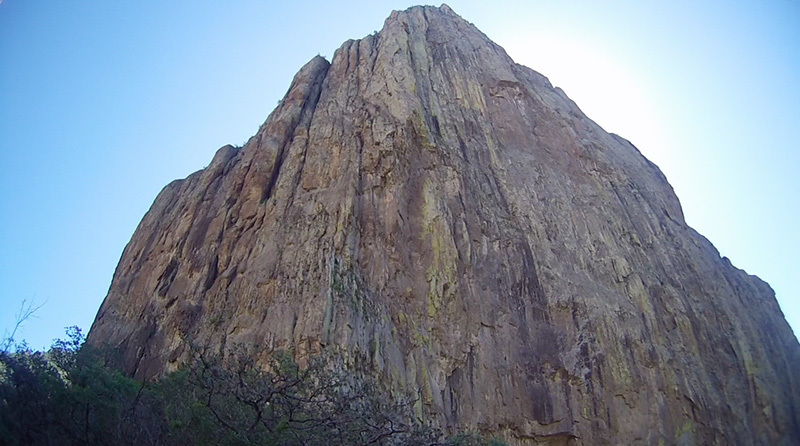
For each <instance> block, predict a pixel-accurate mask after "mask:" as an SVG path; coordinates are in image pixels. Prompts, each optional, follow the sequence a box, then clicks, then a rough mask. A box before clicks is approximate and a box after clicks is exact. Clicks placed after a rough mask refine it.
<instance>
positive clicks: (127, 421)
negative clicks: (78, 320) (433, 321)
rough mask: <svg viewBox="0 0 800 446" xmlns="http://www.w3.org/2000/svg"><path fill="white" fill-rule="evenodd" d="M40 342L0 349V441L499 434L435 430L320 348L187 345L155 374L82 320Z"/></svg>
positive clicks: (351, 439)
mask: <svg viewBox="0 0 800 446" xmlns="http://www.w3.org/2000/svg"><path fill="white" fill-rule="evenodd" d="M67 335H68V337H67V339H66V340H60V341H56V342H55V343H54V344H53V346H52V347H51V348H50V349H49V350H48V351H46V352H41V351H35V350H32V349H30V348H28V347H27V346H26V345H24V344H22V345H17V346H16V347H14V348H8V347H6V348H4V349H3V350H2V351H0V444H2V445H128V444H130V445H326V446H327V445H334V444H341V445H370V444H376V445H384V444H385V445H452V446H457V445H464V446H473V445H474V446H478V445H502V444H504V443H503V442H502V441H499V440H495V439H492V440H487V439H484V438H482V437H480V436H478V435H475V434H468V433H464V434H460V435H456V436H455V437H451V438H449V439H447V440H442V437H443V436H442V435H441V432H439V431H437V430H435V429H433V428H431V427H430V426H428V425H426V424H425V423H424V422H423V421H422V420H419V419H417V418H416V417H415V416H413V405H414V404H415V403H416V401H408V400H403V401H396V400H392V399H390V398H387V397H386V396H385V395H381V394H380V392H378V391H377V390H375V386H370V385H368V384H366V383H364V382H363V380H356V379H354V378H353V377H352V376H351V375H349V374H347V373H344V372H341V371H337V369H338V368H337V367H335V366H334V364H333V363H332V362H331V361H329V360H325V359H324V358H321V357H320V358H316V359H314V360H312V362H311V363H310V364H309V365H308V366H307V367H302V368H301V367H299V366H298V365H297V364H296V363H295V361H294V359H293V357H292V355H290V354H288V353H286V352H274V353H273V354H272V355H271V356H270V357H271V359H270V362H269V364H268V365H267V366H266V367H260V366H259V365H258V364H256V362H255V361H254V359H253V355H252V354H249V353H250V352H247V351H246V350H244V349H238V350H234V351H232V352H228V353H226V354H224V355H223V354H218V353H217V354H212V353H209V352H208V351H207V350H204V349H198V348H194V349H193V358H192V360H191V361H189V362H188V363H187V364H186V365H185V366H184V367H183V368H181V369H180V370H178V371H177V372H174V373H170V374H168V375H167V376H165V377H163V378H161V379H160V380H158V381H155V382H140V381H136V380H134V379H132V378H129V377H127V376H125V375H124V374H122V373H121V372H120V371H119V369H118V368H117V367H116V366H115V364H114V362H115V361H114V360H113V355H109V354H107V352H101V351H98V350H97V349H94V348H92V347H91V346H88V345H85V344H84V343H83V340H84V337H83V334H82V333H81V331H80V330H79V329H78V328H77V327H72V328H70V329H68V330H67Z"/></svg>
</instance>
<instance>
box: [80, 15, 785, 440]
mask: <svg viewBox="0 0 800 446" xmlns="http://www.w3.org/2000/svg"><path fill="white" fill-rule="evenodd" d="M187 339H192V340H194V341H196V342H204V343H210V344H213V345H215V346H219V347H224V346H230V345H234V344H237V343H244V344H247V345H251V346H264V347H265V348H287V349H293V351H294V352H295V354H296V355H297V356H298V357H303V356H304V355H309V354H314V353H316V352H320V351H323V350H331V351H336V352H338V353H339V354H341V355H342V357H343V358H344V359H345V361H346V363H347V364H348V365H349V367H352V368H353V369H354V370H360V371H363V372H364V373H370V374H372V375H373V376H375V377H378V378H379V379H380V380H381V382H382V384H383V385H385V386H386V388H387V389H389V390H390V391H391V392H394V393H397V394H410V395H413V394H416V393H417V392H419V393H420V394H421V399H420V400H419V403H418V404H417V408H416V409H417V410H418V411H419V413H421V414H423V415H424V416H425V417H427V419H429V420H431V422H432V423H434V424H436V425H438V426H440V427H442V428H443V429H445V430H447V429H455V428H458V429H476V430H481V431H484V432H491V433H494V434H496V435H502V436H504V437H505V438H506V439H508V440H509V442H510V443H511V444H538V443H543V444H585V445H588V444H737V443H738V444H797V442H798V441H800V374H799V373H798V370H800V345H798V343H797V340H796V339H795V337H794V335H793V333H792V331H791V329H790V327H789V326H788V324H787V323H786V321H785V320H784V317H783V315H782V313H781V311H780V309H779V307H778V304H777V303H776V300H775V298H774V293H773V291H772V290H771V289H770V287H769V286H768V285H767V284H766V283H764V282H763V281H761V280H759V279H758V278H757V277H755V276H750V275H748V274H746V273H745V272H744V271H741V270H739V269H737V268H735V267H734V266H732V265H731V263H730V262H729V261H728V259H727V258H724V257H720V255H719V253H718V252H717V250H716V249H715V248H714V247H713V246H712V244H711V243H710V242H709V241H708V240H706V239H705V238H704V237H703V236H701V235H700V234H698V233H697V232H695V231H694V230H692V228H690V227H689V226H687V225H686V223H685V221H684V218H683V215H682V211H681V206H680V203H679V202H678V199H677V197H676V196H675V194H674V192H673V190H672V188H671V187H670V185H669V184H668V183H667V180H666V179H665V177H664V175H663V174H662V173H661V172H660V171H659V169H658V168H657V167H656V166H655V165H654V164H652V163H651V162H649V161H648V160H647V159H645V158H644V157H643V156H642V155H641V154H640V153H639V152H638V151H637V149H636V148H635V147H634V146H633V145H632V144H631V143H630V142H628V141H626V140H625V139H623V138H621V137H619V136H617V135H613V134H608V133H606V132H605V131H604V130H603V129H602V128H600V127H599V126H598V125H597V124H595V123H594V122H592V121H591V120H590V119H588V118H587V117H586V116H584V114H583V113H582V112H581V111H580V110H579V109H578V107H577V106H576V105H575V104H574V103H573V102H572V101H571V100H570V99H569V98H567V96H566V95H565V94H564V92H563V91H561V90H560V89H558V88H553V87H552V86H551V85H550V83H549V82H548V80H547V79H546V78H545V77H544V76H542V75H540V74H538V73H536V72H534V71H532V70H530V69H528V68H526V67H524V66H520V65H517V64H515V63H514V62H513V61H512V60H511V59H510V58H509V56H508V55H507V54H506V53H505V51H504V50H503V49H502V48H500V47H499V46H497V45H496V44H494V43H493V42H491V41H490V40H489V39H488V38H487V37H486V36H484V35H483V34H482V33H481V32H480V31H479V30H477V29H476V28H475V27H474V26H472V25H471V24H470V23H468V22H466V21H464V20H463V19H461V18H460V17H459V16H457V15H456V14H455V13H454V12H453V11H452V10H451V9H450V8H448V7H447V6H446V5H443V6H441V7H440V8H435V7H414V8H411V9H409V10H406V11H403V12H393V13H392V14H391V16H390V17H389V18H388V19H387V20H386V22H385V24H384V27H383V29H382V30H381V31H380V32H379V33H377V34H374V35H370V36H367V37H365V38H363V39H361V40H351V41H347V42H345V43H344V44H343V45H342V46H341V48H339V50H337V51H336V53H335V55H334V57H333V60H332V62H330V63H329V62H328V61H326V60H325V59H323V58H321V57H315V58H313V59H312V60H311V61H310V62H308V63H307V64H306V65H305V66H304V67H303V68H302V69H301V70H300V71H299V73H298V74H297V75H296V76H295V79H294V81H293V82H292V84H291V87H290V88H289V91H288V92H287V94H286V96H285V98H284V99H283V100H282V101H281V103H280V105H278V107H277V108H276V109H275V110H274V111H273V112H272V114H271V115H270V116H269V118H268V119H267V120H266V122H265V123H264V124H263V125H262V126H261V128H260V129H259V131H258V133H257V134H256V135H255V136H254V137H252V138H251V139H250V140H249V141H248V142H247V143H246V144H245V145H244V147H241V148H236V147H232V146H226V147H223V148H221V149H220V150H219V151H218V152H217V154H216V155H215V156H214V159H213V160H212V161H211V164H210V165H209V166H208V167H206V168H205V169H203V170H201V171H199V172H196V173H194V174H192V175H190V176H189V177H188V178H186V179H184V180H178V181H175V182H173V183H171V184H169V185H168V186H167V187H166V188H164V190H163V191H162V192H161V193H160V194H159V196H158V197H157V198H156V200H155V202H154V204H153V206H152V208H151V209H150V211H149V212H148V213H147V215H145V217H144V219H143V220H142V222H141V224H140V225H139V227H138V229H137V230H136V232H135V234H134V235H133V238H132V240H131V241H130V243H129V244H128V246H127V247H126V248H125V251H124V253H123V255H122V259H121V260H120V263H119V266H118V267H117V270H116V272H115V274H114V279H113V282H112V284H111V287H110V290H109V293H108V296H107V297H106V299H105V302H104V303H103V305H102V307H101V308H100V311H99V313H98V315H97V319H96V320H95V323H94V325H93V326H92V329H91V332H90V334H89V342H90V343H93V344H103V343H107V344H109V345H111V346H114V347H116V348H118V349H120V351H121V352H122V355H123V357H124V361H125V365H126V368H127V372H129V373H131V374H133V375H135V376H137V377H143V378H148V377H153V376H157V375H159V374H161V373H163V372H165V371H168V370H172V369H174V368H175V367H177V365H178V364H179V363H180V361H181V360H182V359H183V358H185V356H186V353H187V346H186V342H187V341H186V340H187Z"/></svg>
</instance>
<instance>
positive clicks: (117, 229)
mask: <svg viewBox="0 0 800 446" xmlns="http://www.w3.org/2000/svg"><path fill="white" fill-rule="evenodd" d="M448 4H449V5H450V6H451V7H452V8H453V9H454V10H455V11H456V12H457V13H459V14H460V15H461V16H462V17H464V18H465V19H467V20H469V21H471V22H473V23H474V24H475V25H476V26H478V28H480V29H481V30H482V31H483V32H484V33H486V34H487V35H488V36H489V37H490V38H491V39H493V40H494V41H496V42H497V43H498V44H500V45H501V46H503V47H505V48H506V50H507V51H508V52H509V54H510V55H511V56H512V57H513V58H514V59H515V60H516V61H517V62H519V63H522V64H524V65H527V66H529V67H531V68H533V69H535V70H537V71H539V72H541V73H542V74H544V75H545V76H548V77H549V78H550V80H551V82H553V84H555V85H557V86H560V87H562V88H563V89H564V90H565V91H566V93H567V94H568V95H569V96H570V97H571V98H572V99H573V100H575V102H577V104H578V105H579V106H580V107H581V108H582V109H583V111H584V112H585V113H586V114H587V115H588V116H589V117H590V118H592V119H594V120H595V121H596V122H598V123H599V124H600V125H602V126H603V127H604V128H605V129H606V130H608V131H610V132H615V133H618V134H620V135H622V136H623V137H625V138H627V139H629V140H631V141H632V142H633V143H634V144H635V145H636V146H637V147H638V148H639V149H640V150H641V151H642V152H643V153H644V154H645V156H647V157H648V158H650V159H651V160H652V161H654V162H655V163H656V164H658V165H659V166H660V167H661V169H662V171H664V173H665V174H666V176H667V178H668V179H669V181H670V182H671V184H672V185H673V187H674V188H675V191H676V192H677V194H678V196H679V198H680V199H681V203H682V204H683V207H684V212H685V214H686V218H687V221H688V222H689V224H690V225H692V226H693V227H694V228H695V229H697V230H698V231H699V232H700V233H702V234H703V235H705V236H706V237H708V238H709V239H710V240H711V241H712V242H713V243H714V245H715V246H716V247H717V248H718V249H719V250H720V252H721V254H722V255H725V256H727V257H729V258H730V259H731V260H732V262H733V263H734V265H736V266H737V267H739V268H742V269H745V270H746V271H748V272H749V273H750V274H755V275H758V276H759V277H761V278H762V279H764V280H766V281H768V282H769V283H770V284H771V285H772V287H773V288H774V289H775V290H776V293H777V295H778V299H779V302H780V304H781V307H782V308H783V311H784V313H785V314H786V316H787V319H788V320H789V322H790V324H792V325H793V327H794V328H795V331H796V332H797V331H798V330H800V280H798V275H799V274H798V273H800V267H799V266H800V262H798V260H797V259H798V253H799V252H800V236H799V235H798V231H797V228H798V227H800V224H798V223H800V198H798V197H800V176H798V174H797V172H796V170H797V168H798V167H800V142H798V141H800V138H798V136H797V131H798V130H800V2H798V0H764V1H748V2H745V1H725V2H721V1H704V2H693V1H669V2H667V1H664V2H655V1H653V2H640V1H630V2H613V1H604V2H593V1H570V2H553V1H525V2H522V1H520V2H510V1H495V2H485V1H457V0H452V1H450V2H448ZM410 5H411V3H404V2H390V1H356V2H349V3H348V4H347V6H346V7H345V6H343V5H342V4H340V3H338V2H321V1H320V2H308V1H296V2H285V3H277V2H265V1H231V2H218V1H216V2H211V1H180V0H179V1H170V2H162V1H139V2H132V1H129V2H122V1H119V2H116V1H115V2H97V1H88V0H72V1H69V2H65V1H54V0H37V1H30V0H4V1H2V3H0V156H2V158H1V159H0V334H2V330H3V329H10V328H11V326H12V324H13V319H14V313H15V312H16V310H17V309H18V308H19V304H20V302H21V301H22V300H23V299H27V300H28V301H30V300H33V301H35V302H37V303H40V304H44V305H43V306H42V308H41V309H40V310H39V311H38V312H37V313H36V316H37V318H35V319H31V320H29V321H28V322H27V324H26V325H25V326H24V327H23V329H22V332H21V333H20V336H18V337H20V338H25V339H27V340H28V341H29V342H30V344H31V345H32V346H34V347H44V346H47V345H49V344H50V342H51V341H52V339H53V338H56V337H59V336H62V335H63V327H65V326H68V325H78V326H80V327H82V328H84V329H87V330H88V328H89V326H90V325H91V322H92V320H93V318H94V315H95V313H96V311H97V309H98V307H99V305H100V303H101V302H102V300H103V298H104V297H105V293H106V291H107V289H108V285H109V283H110V281H111V277H112V274H113V272H114V268H115V267H116V264H117V261H118V260H119V256H120V254H121V253H122V249H123V248H124V246H125V244H126V243H127V242H128V240H129V239H130V236H131V235H132V234H133V231H134V229H135V228H136V225H137V224H138V222H139V220H140V219H141V218H142V216H143V215H144V213H145V212H146V211H147V209H148V208H149V206H150V204H151V203H152V201H153V199H154V198H155V196H156V194H157V193H158V192H159V190H160V189H161V188H162V187H163V186H164V185H166V184H167V183H168V182H169V181H171V180H173V179H176V178H182V177H185V176H186V175H188V174H189V173H191V172H193V171H195V170H198V169H201V168H203V167H204V166H205V165H207V164H208V162H209V161H210V160H211V158H212V156H213V154H214V152H215V150H216V149H217V148H219V147H221V146H222V145H225V144H228V143H231V144H241V143H243V142H244V141H246V140H247V138H248V137H249V136H251V135H252V134H253V133H255V131H256V130H257V128H258V126H259V125H260V124H261V123H262V122H263V120H264V119H265V118H266V116H267V115H268V114H269V112H270V111H271V110H272V109H273V108H274V106H275V105H276V103H277V101H278V100H279V99H280V98H281V97H282V95H283V93H284V92H285V91H286V89H287V88H288V86H289V82H290V81H291V78H292V76H293V75H294V73H295V72H296V71H297V69H299V67H300V66H302V65H303V64H304V63H305V62H306V61H308V60H309V59H310V58H311V57H313V56H314V55H316V54H322V55H323V56H327V57H330V56H332V54H333V52H334V50H335V49H336V48H337V47H338V46H339V45H340V44H341V43H342V42H343V41H345V40H346V39H349V38H361V37H363V36H365V35H367V34H369V33H371V32H373V31H376V30H379V29H380V28H381V26H382V24H383V20H384V19H385V18H386V17H387V16H388V15H389V13H390V11H391V10H392V9H405V8H406V7H408V6H410Z"/></svg>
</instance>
